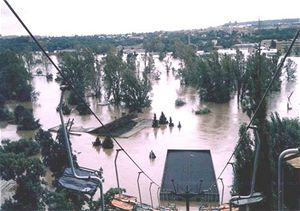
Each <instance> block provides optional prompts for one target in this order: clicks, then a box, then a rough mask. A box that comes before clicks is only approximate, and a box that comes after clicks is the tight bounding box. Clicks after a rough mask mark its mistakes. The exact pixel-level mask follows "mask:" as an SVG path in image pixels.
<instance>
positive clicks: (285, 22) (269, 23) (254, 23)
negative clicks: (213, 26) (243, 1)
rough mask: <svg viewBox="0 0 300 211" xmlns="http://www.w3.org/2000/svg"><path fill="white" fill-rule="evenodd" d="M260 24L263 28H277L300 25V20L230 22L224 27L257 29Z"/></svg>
mask: <svg viewBox="0 0 300 211" xmlns="http://www.w3.org/2000/svg"><path fill="white" fill-rule="evenodd" d="M258 24H260V26H262V27H268V26H269V27H272V26H273V27H276V26H283V25H289V26H292V25H300V18H289V19H277V20H260V21H258V20H257V21H247V22H234V23H232V22H229V23H226V24H224V25H223V26H248V27H251V26H252V27H257V26H258Z"/></svg>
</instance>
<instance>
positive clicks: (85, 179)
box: [58, 86, 104, 211]
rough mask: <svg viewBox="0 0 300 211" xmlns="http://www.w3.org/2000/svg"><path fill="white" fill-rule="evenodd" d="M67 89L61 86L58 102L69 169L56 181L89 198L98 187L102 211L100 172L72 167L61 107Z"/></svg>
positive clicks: (102, 199) (102, 198)
mask: <svg viewBox="0 0 300 211" xmlns="http://www.w3.org/2000/svg"><path fill="white" fill-rule="evenodd" d="M67 89H68V87H67V86H61V97H60V101H59V116H60V120H61V125H62V131H63V136H64V141H65V146H66V148H67V153H68V160H69V164H70V167H68V168H65V170H64V173H63V175H62V176H61V177H60V178H59V179H58V183H59V185H61V186H62V187H63V188H66V189H68V190H71V191H75V192H79V193H82V194H88V195H90V196H91V197H92V196H93V195H94V194H95V192H96V191H97V189H98V187H99V188H100V197H101V201H102V203H101V208H102V211H104V197H103V188H102V175H101V174H102V172H99V171H96V170H93V169H88V168H84V167H76V168H75V167H74V163H73V157H72V152H71V146H70V142H69V137H68V134H67V129H66V126H65V124H64V120H63V113H62V105H63V95H64V92H65V91H66V90H67Z"/></svg>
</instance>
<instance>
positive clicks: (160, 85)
mask: <svg viewBox="0 0 300 211" xmlns="http://www.w3.org/2000/svg"><path fill="white" fill-rule="evenodd" d="M293 59H294V61H296V62H297V63H298V70H299V69H300V58H293ZM155 62H156V68H157V69H158V70H160V71H161V76H160V80H157V81H153V83H152V91H151V100H152V105H151V108H149V109H147V110H146V111H145V112H144V113H142V114H140V115H141V116H142V117H144V118H147V119H152V118H153V114H154V113H156V114H157V116H158V117H159V115H160V113H161V112H164V114H165V115H166V117H167V118H169V117H172V119H173V122H174V124H175V127H174V128H173V129H170V128H169V127H165V128H159V129H153V128H151V127H149V128H145V129H143V130H141V131H140V132H138V133H136V134H135V135H133V136H132V137H130V138H117V140H118V141H119V143H120V144H121V145H122V146H123V148H124V149H125V150H126V151H127V152H128V153H129V154H130V155H131V157H132V158H133V159H134V160H135V161H136V162H137V163H138V164H139V165H140V166H141V167H142V168H143V170H144V171H145V172H146V173H147V174H148V175H149V176H150V177H151V178H152V179H153V180H154V181H155V182H156V183H157V184H161V180H162V176H163V168H164V163H165V158H166V153H167V150H168V149H209V150H210V151H211V155H212V159H213V164H214V168H215V173H216V177H218V176H219V174H220V172H221V171H222V169H223V167H224V166H225V164H226V163H227V161H228V158H229V156H230V155H231V153H232V152H233V149H234V147H235V145H236V143H237V140H238V129H239V126H240V124H241V123H243V122H246V123H248V122H249V119H248V117H247V116H246V115H245V114H243V113H242V111H241V110H240V109H238V108H237V104H236V98H233V99H232V100H231V101H230V102H229V103H225V104H215V103H206V102H201V101H200V100H199V98H198V94H197V92H196V90H194V89H193V88H189V87H183V86H180V81H179V80H178V79H176V77H175V76H174V75H173V74H172V71H170V73H169V74H167V72H166V70H165V67H164V63H161V62H159V61H158V59H157V58H155ZM141 63H142V62H141ZM173 66H175V67H176V66H178V61H177V63H176V61H173ZM53 71H54V70H53ZM298 72H299V71H298ZM32 84H33V86H34V88H35V90H36V91H38V92H39V93H40V94H39V96H38V100H37V101H36V102H34V103H32V104H28V105H26V106H28V107H31V106H32V108H33V112H34V115H35V117H36V118H38V119H40V123H41V124H42V128H43V129H49V128H51V127H54V126H56V125H58V124H60V122H59V115H58V113H57V112H56V107H57V105H58V101H59V95H60V91H59V85H58V84H57V83H56V82H54V81H53V82H47V80H46V78H45V77H35V78H34V79H33V82H32ZM292 91H294V94H293V96H292V97H291V102H292V106H293V109H292V110H289V111H287V108H286V103H287V97H288V96H289V94H290V93H291V92H292ZM271 96H272V97H271V98H269V99H271V100H269V112H272V111H278V112H279V113H280V115H281V116H282V117H298V116H299V114H300V113H299V112H300V104H299V103H300V87H299V83H295V82H294V83H289V84H287V83H286V82H283V84H282V91H281V92H280V93H273V94H272V95H271ZM178 97H180V98H182V99H183V100H185V101H186V104H185V105H184V106H182V107H176V106H175V100H176V99H177V98H178ZM90 103H91V107H92V110H94V111H95V112H96V114H97V115H98V117H99V118H100V119H101V120H102V121H103V123H108V122H110V121H111V120H113V119H115V118H117V117H120V116H121V113H122V111H123V110H122V109H120V108H116V107H114V106H112V105H107V106H100V105H99V104H98V101H96V100H93V99H91V100H90ZM199 106H201V107H202V106H207V107H208V108H210V110H211V111H212V112H211V113H210V114H208V115H195V113H194V112H193V111H194V110H195V109H197V108H198V107H199ZM65 118H66V119H67V118H74V122H75V126H83V127H85V128H87V127H99V126H100V125H99V123H98V122H97V121H96V119H95V118H94V117H92V116H89V115H87V116H78V115H76V114H75V113H72V114H71V115H70V116H68V117H65ZM179 121H180V122H181V125H182V128H181V129H179V128H177V127H176V126H177V124H178V122H179ZM31 135H32V132H19V131H18V132H16V126H14V125H7V124H4V123H2V124H1V138H2V139H4V138H11V139H17V138H20V137H30V136H31ZM95 138H96V137H95V136H93V135H90V134H85V133H83V134H81V136H71V142H72V148H73V151H74V154H76V156H77V159H78V161H79V164H80V165H81V166H84V167H88V168H92V169H99V168H100V167H102V168H103V170H104V175H103V176H104V178H105V182H104V191H106V190H108V189H109V188H110V187H117V182H116V175H115V171H114V159H115V155H116V149H117V146H116V145H115V147H114V149H113V150H103V149H102V148H95V147H93V146H92V141H94V140H95ZM151 150H153V151H154V152H155V154H156V156H157V158H156V159H155V160H154V161H151V160H149V157H148V154H149V152H150V151H151ZM117 163H118V171H119V178H120V186H121V187H123V188H125V189H126V190H127V193H128V194H130V195H135V196H138V188H137V176H138V172H139V169H137V168H136V167H135V165H134V164H133V163H132V162H131V161H130V160H129V159H128V158H127V157H126V155H125V154H124V153H122V152H120V153H119V156H118V160H117ZM178 170H179V171H180V169H178ZM232 177H233V173H232V168H231V167H230V166H229V167H228V168H226V170H225V171H224V174H223V175H222V178H223V181H224V185H225V195H224V202H228V201H229V199H230V189H231V184H232ZM149 186H150V181H149V180H148V179H147V178H146V177H145V176H144V175H141V177H140V187H141V196H142V200H143V202H146V203H148V204H150V193H149ZM218 187H219V192H220V193H221V191H220V190H221V189H222V186H221V183H220V181H218ZM156 193H157V187H156V186H155V185H153V186H152V195H153V199H154V205H155V206H157V205H158V200H157V197H156V196H157V194H156ZM170 202H171V203H173V202H172V201H170ZM193 206H194V209H195V210H198V209H197V208H196V207H199V204H197V203H196V204H195V203H194V204H193ZM182 210H184V209H182Z"/></svg>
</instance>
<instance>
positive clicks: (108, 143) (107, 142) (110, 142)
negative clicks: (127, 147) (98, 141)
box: [102, 136, 114, 149]
mask: <svg viewBox="0 0 300 211" xmlns="http://www.w3.org/2000/svg"><path fill="white" fill-rule="evenodd" d="M102 147H103V148H104V149H112V148H113V147H114V142H113V140H112V139H111V138H110V137H108V136H106V137H105V138H104V140H103V142H102Z"/></svg>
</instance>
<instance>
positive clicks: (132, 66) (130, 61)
mask: <svg viewBox="0 0 300 211" xmlns="http://www.w3.org/2000/svg"><path fill="white" fill-rule="evenodd" d="M137 56H138V54H137V53H136V52H134V53H129V54H127V57H126V63H127V67H128V69H129V70H132V71H136V57H137Z"/></svg>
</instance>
